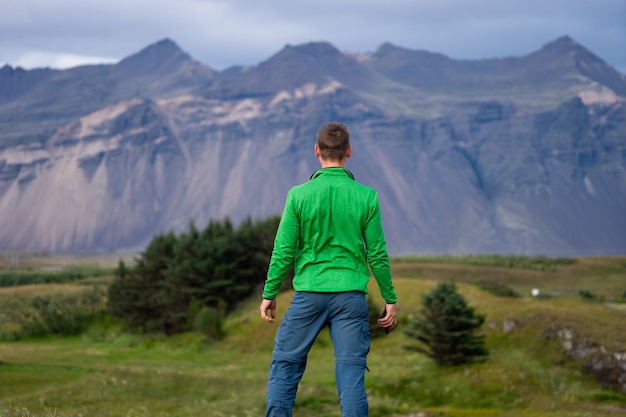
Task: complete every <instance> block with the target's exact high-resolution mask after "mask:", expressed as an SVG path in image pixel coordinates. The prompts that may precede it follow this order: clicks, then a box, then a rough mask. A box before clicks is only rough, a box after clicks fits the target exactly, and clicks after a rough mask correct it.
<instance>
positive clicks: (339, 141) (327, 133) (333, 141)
mask: <svg viewBox="0 0 626 417" xmlns="http://www.w3.org/2000/svg"><path fill="white" fill-rule="evenodd" d="M317 146H319V148H320V154H321V155H322V158H324V159H327V160H331V161H339V160H342V159H343V158H345V157H346V154H347V152H348V147H349V146H350V132H348V128H347V127H346V125H344V124H343V123H339V122H330V123H326V124H324V125H323V126H322V127H320V129H319V130H318V131H317Z"/></svg>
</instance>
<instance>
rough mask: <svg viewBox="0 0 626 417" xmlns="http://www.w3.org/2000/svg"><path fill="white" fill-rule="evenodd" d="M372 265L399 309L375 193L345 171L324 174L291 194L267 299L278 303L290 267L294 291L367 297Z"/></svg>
mask: <svg viewBox="0 0 626 417" xmlns="http://www.w3.org/2000/svg"><path fill="white" fill-rule="evenodd" d="M368 262H369V266H370V268H371V269H372V273H373V275H374V278H375V279H376V281H377V283H378V287H379V288H380V292H381V295H382V296H383V298H384V299H385V301H386V302H387V303H395V302H396V301H397V296H396V293H395V290H394V288H393V284H392V282H391V270H390V268H389V255H388V254H387V245H386V242H385V236H384V232H383V226H382V221H381V217H380V206H379V203H378V195H377V193H376V191H375V190H374V189H372V188H370V187H366V186H364V185H362V184H359V183H358V182H356V181H355V180H354V176H353V175H352V173H351V172H350V171H348V170H347V169H345V168H323V169H320V170H318V171H317V172H316V173H315V174H313V176H312V177H311V180H310V181H308V182H306V183H304V184H301V185H298V186H296V187H293V188H292V189H291V190H289V193H288V194H287V201H286V203H285V208H284V211H283V215H282V218H281V220H280V224H279V226H278V232H277V233H276V240H275V241H274V249H273V251H272V259H271V261H270V265H269V270H268V273H267V280H266V282H265V288H264V291H263V298H266V299H274V298H276V295H277V294H278V290H279V289H280V286H281V284H282V282H283V279H284V278H285V276H286V275H287V273H288V272H289V269H290V267H291V266H292V265H293V266H294V273H295V274H294V279H293V287H294V289H295V290H296V291H309V292H344V291H362V292H363V293H366V294H367V283H368V282H369V280H370V271H369V269H368Z"/></svg>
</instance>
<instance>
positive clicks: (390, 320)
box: [378, 303, 398, 333]
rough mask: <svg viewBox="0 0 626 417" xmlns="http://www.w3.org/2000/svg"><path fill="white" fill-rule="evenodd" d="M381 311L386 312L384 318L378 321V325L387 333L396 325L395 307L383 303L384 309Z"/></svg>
mask: <svg viewBox="0 0 626 417" xmlns="http://www.w3.org/2000/svg"><path fill="white" fill-rule="evenodd" d="M383 311H385V312H386V313H385V316H384V317H383V318H380V319H378V325H379V326H380V327H382V328H384V329H385V330H386V331H387V333H389V332H390V331H391V330H392V329H393V328H394V327H396V324H398V317H397V311H396V305H395V304H387V303H385V309H384V310H383ZM381 314H382V312H381Z"/></svg>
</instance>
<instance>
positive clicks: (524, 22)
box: [0, 0, 626, 72]
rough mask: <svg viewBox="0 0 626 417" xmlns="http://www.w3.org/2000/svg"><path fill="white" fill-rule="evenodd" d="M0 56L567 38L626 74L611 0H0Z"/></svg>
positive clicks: (517, 44)
mask: <svg viewBox="0 0 626 417" xmlns="http://www.w3.org/2000/svg"><path fill="white" fill-rule="evenodd" d="M0 7H1V9H2V10H3V13H2V14H1V15H0V39H2V48H0V63H8V64H11V65H21V66H24V67H27V68H32V67H37V66H51V67H68V66H73V65H78V64H82V63H94V62H115V61H117V60H119V59H121V58H124V57H126V56H128V55H130V54H133V53H135V52H137V51H139V50H140V49H142V48H143V47H145V46H147V45H149V44H151V43H154V42H156V41H158V40H160V39H163V38H166V37H168V38H171V39H173V40H174V41H176V42H177V43H178V44H179V45H180V46H181V48H183V49H184V50H186V51H187V52H189V53H190V54H191V55H192V56H193V57H194V58H195V59H197V60H199V61H201V62H203V63H205V64H207V65H209V66H211V67H213V68H217V69H222V68H225V67H228V66H230V65H254V64H257V63H259V62H260V61H262V60H264V59H266V58H268V57H269V56H271V55H272V54H274V53H276V52H278V51H279V50H280V49H281V48H282V47H283V46H284V45H286V44H292V45H297V44H300V43H305V42H309V41H319V40H324V41H328V42H331V43H332V44H334V45H335V46H336V47H338V48H339V49H342V50H352V51H357V52H368V51H373V50H375V49H376V48H377V47H378V46H379V45H380V44H382V43H383V42H392V43H394V44H396V45H399V46H403V47H406V48H411V49H425V50H430V51H434V52H441V53H444V54H446V55H448V56H450V57H452V58H467V59H480V58H492V57H501V56H519V55H525V54H527V53H530V52H533V51H535V50H537V49H539V48H540V47H541V46H542V45H543V44H545V43H547V42H549V41H552V40H554V39H556V38H558V37H559V36H562V35H569V36H571V37H572V38H574V39H575V40H576V41H577V42H579V43H581V44H582V45H583V46H585V47H587V48H589V49H590V50H591V51H592V52H594V53H596V54H597V55H598V56H599V57H600V58H602V59H604V60H605V61H607V62H608V63H609V64H610V65H612V66H614V67H616V68H617V69H618V70H620V71H622V72H626V48H625V47H624V41H625V40H626V2H624V1H623V0H594V1H593V2H591V1H588V0H543V1H538V0H525V1H524V2H522V1H502V0H474V1H469V0H438V1H437V2H434V1H429V2H427V1H415V0H387V1H384V2H383V1H367V0H358V1H357V0H334V1H330V0H299V1H293V0H230V1H229V0H221V1H216V0H133V1H130V2H129V1H127V0H107V1H106V2H104V1H100V2H85V1H84V0H56V1H54V2H50V1H49V0H21V1H19V2H15V1H13V0H0Z"/></svg>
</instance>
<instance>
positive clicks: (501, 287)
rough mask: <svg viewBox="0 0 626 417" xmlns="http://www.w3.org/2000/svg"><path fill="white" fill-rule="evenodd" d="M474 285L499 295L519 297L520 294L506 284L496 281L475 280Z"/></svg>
mask: <svg viewBox="0 0 626 417" xmlns="http://www.w3.org/2000/svg"><path fill="white" fill-rule="evenodd" d="M476 286H477V287H478V288H480V289H481V290H485V291H487V292H489V293H491V294H493V295H498V296H500V297H520V294H519V293H517V292H516V291H515V290H513V289H512V288H511V287H509V286H508V285H506V284H502V283H501V282H497V281H488V280H481V281H478V282H476Z"/></svg>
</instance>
